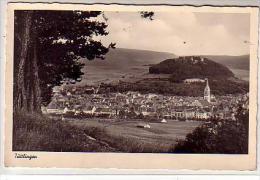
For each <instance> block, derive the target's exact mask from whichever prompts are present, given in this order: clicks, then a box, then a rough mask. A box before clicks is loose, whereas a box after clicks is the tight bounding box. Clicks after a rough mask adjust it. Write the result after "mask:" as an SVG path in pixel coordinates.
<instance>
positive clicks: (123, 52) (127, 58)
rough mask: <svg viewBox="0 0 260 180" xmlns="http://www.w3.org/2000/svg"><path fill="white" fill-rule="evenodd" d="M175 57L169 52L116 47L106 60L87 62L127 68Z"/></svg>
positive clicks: (107, 55) (93, 64) (88, 63)
mask: <svg viewBox="0 0 260 180" xmlns="http://www.w3.org/2000/svg"><path fill="white" fill-rule="evenodd" d="M174 57H176V55H174V54H171V53H167V52H155V51H148V50H136V49H124V48H116V49H112V50H110V51H109V52H108V53H107V54H106V59H105V60H101V59H95V60H93V61H88V62H86V64H87V65H91V66H103V67H107V68H115V69H118V68H122V69H127V68H130V67H135V66H142V65H150V64H157V63H159V62H161V61H163V60H165V59H168V58H174Z"/></svg>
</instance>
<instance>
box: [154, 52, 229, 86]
mask: <svg viewBox="0 0 260 180" xmlns="http://www.w3.org/2000/svg"><path fill="white" fill-rule="evenodd" d="M149 73H151V74H171V78H170V80H171V81H172V82H182V81H183V80H184V79H187V78H210V79H223V78H225V79H226V78H231V77H234V74H233V73H232V72H231V71H230V70H229V69H228V68H227V67H226V66H224V65H222V64H219V63H216V62H214V61H212V60H209V59H208V58H203V57H199V56H185V57H178V58H174V59H167V60H164V61H162V62H160V63H158V64H156V65H153V66H151V67H150V68H149Z"/></svg>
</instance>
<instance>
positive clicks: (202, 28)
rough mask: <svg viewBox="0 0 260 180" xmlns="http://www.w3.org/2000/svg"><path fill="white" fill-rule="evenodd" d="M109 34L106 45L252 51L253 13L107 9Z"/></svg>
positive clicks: (228, 52) (203, 52) (181, 52)
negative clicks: (149, 13)
mask: <svg viewBox="0 0 260 180" xmlns="http://www.w3.org/2000/svg"><path fill="white" fill-rule="evenodd" d="M105 16H106V17H107V18H108V20H107V24H108V27H107V31H109V35H107V36H106V37H102V38H101V41H102V42H103V43H104V44H109V43H110V42H114V43H116V47H117V48H129V49H144V50H152V51H160V52H170V53H173V54H176V55H179V56H185V55H235V56H236V55H244V54H249V44H250V43H249V40H250V15H249V14H242V13H233V14H232V13H191V12H188V13H187V12H183V13H177V12H175V13H173V12H155V15H154V20H152V21H151V20H149V19H144V18H141V16H140V14H139V13H138V12H105Z"/></svg>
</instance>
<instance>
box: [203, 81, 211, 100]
mask: <svg viewBox="0 0 260 180" xmlns="http://www.w3.org/2000/svg"><path fill="white" fill-rule="evenodd" d="M205 81H206V87H205V89H204V99H205V100H207V101H208V102H210V99H211V98H210V88H209V81H208V78H206V79H205Z"/></svg>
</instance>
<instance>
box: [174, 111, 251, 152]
mask: <svg viewBox="0 0 260 180" xmlns="http://www.w3.org/2000/svg"><path fill="white" fill-rule="evenodd" d="M248 118H249V114H248V110H244V109H242V108H239V109H238V112H237V114H236V121H216V120H212V121H211V122H210V123H205V124H203V125H202V126H200V127H197V128H196V129H195V130H194V131H193V132H192V133H190V134H188V135H187V136H186V139H185V140H180V141H179V142H178V144H177V145H176V146H175V147H174V148H173V150H172V152H174V153H225V154H247V153H248V122H249V119H248Z"/></svg>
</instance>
